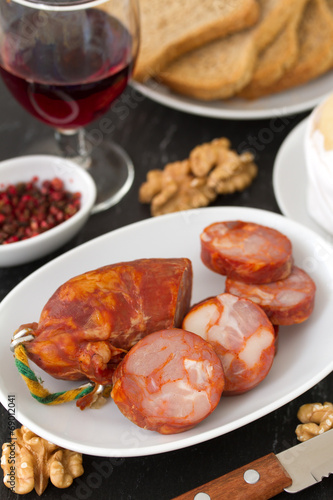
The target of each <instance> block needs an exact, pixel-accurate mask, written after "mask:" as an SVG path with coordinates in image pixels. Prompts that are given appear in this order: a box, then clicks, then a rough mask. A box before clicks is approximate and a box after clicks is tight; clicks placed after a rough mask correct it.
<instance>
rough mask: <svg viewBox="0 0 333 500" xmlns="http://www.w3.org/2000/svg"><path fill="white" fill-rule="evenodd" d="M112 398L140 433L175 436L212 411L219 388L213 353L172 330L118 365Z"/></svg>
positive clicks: (138, 347)
mask: <svg viewBox="0 0 333 500" xmlns="http://www.w3.org/2000/svg"><path fill="white" fill-rule="evenodd" d="M113 383H114V386H113V389H112V393H111V397H112V398H113V400H114V402H115V403H116V405H117V406H118V408H119V409H120V411H121V412H122V413H123V414H124V415H125V416H126V417H127V418H128V419H129V420H131V421H132V422H134V423H135V424H137V425H138V426H139V427H143V428H145V429H149V430H153V431H157V432H160V433H161V434H175V433H179V432H183V431H186V430H188V429H191V428H192V427H194V426H195V425H196V424H198V423H199V422H201V421H202V420H203V419H204V418H206V417H207V416H208V415H210V413H211V412H212V411H213V410H214V409H215V408H216V406H217V404H218V402H219V400H220V397H221V394H222V391H223V388H224V375H223V369H222V365H221V362H220V360H219V358H218V356H217V355H216V354H215V352H214V350H213V348H212V347H211V346H210V345H209V344H208V343H207V342H206V341H205V340H203V339H202V338H201V337H199V336H198V335H195V334H194V333H191V332H186V331H183V330H181V329H176V328H172V329H169V330H162V331H158V332H154V333H152V334H150V335H148V336H147V337H145V338H143V339H142V340H140V341H139V342H138V343H137V344H136V345H135V346H134V347H133V348H132V349H131V350H130V351H129V352H128V353H127V354H126V356H125V357H124V359H123V360H122V361H121V363H120V364H119V365H118V367H117V369H116V371H115V373H114V376H113Z"/></svg>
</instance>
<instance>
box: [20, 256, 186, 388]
mask: <svg viewBox="0 0 333 500" xmlns="http://www.w3.org/2000/svg"><path fill="white" fill-rule="evenodd" d="M191 291H192V265H191V261H190V260H189V259H185V258H175V259H139V260H134V261H131V262H122V263H119V264H113V265H109V266H105V267H101V268H99V269H96V270H93V271H90V272H87V273H85V274H82V275H80V276H76V277H74V278H72V279H70V280H69V281H67V282H66V283H64V284H63V285H61V286H60V287H59V288H58V289H57V290H56V292H55V293H54V294H53V296H52V297H51V298H50V299H49V301H48V302H47V303H46V305H45V307H44V308H43V311H42V313H41V316H40V320H39V323H38V324H37V323H35V324H34V325H33V329H34V332H33V334H34V335H35V338H34V339H33V340H32V341H30V342H28V343H26V344H25V346H26V350H27V353H28V356H29V358H30V359H31V360H32V361H34V362H35V363H36V364H37V365H38V366H40V367H41V368H42V369H43V370H45V371H46V372H47V373H49V374H50V375H52V376H53V377H56V378H61V379H65V380H80V379H86V378H88V379H90V380H91V381H93V382H96V383H98V384H104V385H105V384H110V383H111V380H112V375H113V372H114V369H115V367H116V365H117V364H118V363H119V361H120V360H121V359H122V358H123V357H124V355H125V353H126V352H127V351H128V350H129V349H130V348H131V347H132V346H133V345H134V344H135V343H136V342H137V341H138V340H140V339H141V338H142V337H144V336H145V335H148V334H149V333H152V332H153V331H156V330H159V329H163V328H172V327H178V326H180V325H181V322H182V320H183V317H184V315H185V314H186V312H187V311H188V309H189V305H190V300H191Z"/></svg>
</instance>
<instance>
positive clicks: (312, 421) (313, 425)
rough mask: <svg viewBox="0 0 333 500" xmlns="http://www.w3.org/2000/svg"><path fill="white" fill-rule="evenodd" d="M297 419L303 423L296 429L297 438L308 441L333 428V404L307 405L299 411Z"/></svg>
mask: <svg viewBox="0 0 333 500" xmlns="http://www.w3.org/2000/svg"><path fill="white" fill-rule="evenodd" d="M297 417H298V419H299V420H300V422H302V423H301V424H299V425H298V426H297V427H296V435H297V438H298V440H299V441H307V440H308V439H311V438H312V437H314V436H318V434H323V432H326V431H328V430H330V429H332V428H333V404H332V403H328V402H326V403H324V404H321V403H311V404H305V405H303V406H301V407H300V409H299V410H298V413H297Z"/></svg>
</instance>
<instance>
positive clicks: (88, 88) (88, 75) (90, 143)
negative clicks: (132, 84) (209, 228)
mask: <svg viewBox="0 0 333 500" xmlns="http://www.w3.org/2000/svg"><path fill="white" fill-rule="evenodd" d="M138 46H139V13H138V4H137V0H0V74H1V76H2V79H3V81H4V83H5V84H6V86H7V88H8V89H9V90H10V92H11V93H12V95H13V96H14V97H15V98H16V100H17V101H18V102H19V103H20V104H21V105H22V106H23V107H24V108H25V109H26V110H27V111H29V112H30V113H31V114H32V115H33V116H34V117H35V118H38V119H39V120H41V121H42V122H44V123H46V124H47V125H50V126H51V127H53V128H54V129H55V138H56V140H51V141H47V142H46V143H43V144H36V145H34V147H33V149H31V150H30V151H29V152H30V153H36V152H39V153H50V154H54V153H58V154H61V155H62V156H66V157H68V158H70V159H73V160H75V161H76V162H78V163H79V164H80V165H81V166H82V167H84V168H86V169H87V170H88V171H89V173H90V174H91V175H92V177H93V179H94V180H95V183H96V187H97V201H96V204H95V207H94V209H93V213H96V212H99V211H101V210H105V209H107V208H109V207H110V206H112V205H114V204H115V203H117V202H118V201H119V200H120V199H121V198H122V197H123V196H124V195H125V194H126V193H127V191H128V190H129V188H130V187H131V184H132V182H133V178H134V167H133V164H132V162H131V160H130V158H129V157H128V155H127V154H126V153H125V151H123V150H122V149H121V148H120V147H119V146H117V145H116V144H114V143H112V142H111V141H110V134H111V132H112V129H113V128H114V125H113V124H112V121H111V119H109V118H106V117H105V116H104V115H105V113H106V111H107V110H108V109H109V108H110V106H111V104H112V102H113V101H114V100H115V99H116V98H117V97H118V96H120V94H121V93H122V92H123V91H124V90H125V88H126V86H127V83H128V80H129V78H130V77H131V74H132V69H133V65H134V63H135V60H136V57H137V52H138ZM91 122H94V123H95V125H96V126H95V128H94V129H93V130H92V131H90V132H87V131H86V130H85V129H84V127H85V126H86V125H87V124H90V123H91ZM51 143H53V144H51Z"/></svg>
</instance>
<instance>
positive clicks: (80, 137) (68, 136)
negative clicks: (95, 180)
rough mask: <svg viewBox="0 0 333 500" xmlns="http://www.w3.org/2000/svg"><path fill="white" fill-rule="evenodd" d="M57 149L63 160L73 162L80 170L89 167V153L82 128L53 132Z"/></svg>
mask: <svg viewBox="0 0 333 500" xmlns="http://www.w3.org/2000/svg"><path fill="white" fill-rule="evenodd" d="M55 138H56V141H57V144H58V147H59V149H60V151H61V153H62V155H63V156H64V157H65V158H68V159H69V160H73V161H75V162H76V163H78V164H79V165H80V166H81V167H82V168H85V169H88V168H89V167H90V166H91V157H90V152H89V151H88V147H87V143H86V139H85V132H84V128H77V129H70V130H66V129H60V128H58V129H57V130H56V132H55Z"/></svg>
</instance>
